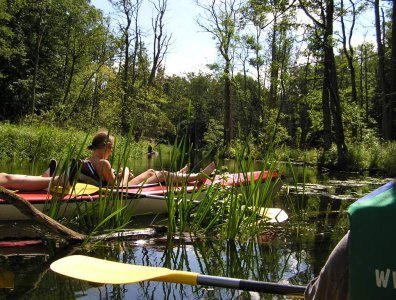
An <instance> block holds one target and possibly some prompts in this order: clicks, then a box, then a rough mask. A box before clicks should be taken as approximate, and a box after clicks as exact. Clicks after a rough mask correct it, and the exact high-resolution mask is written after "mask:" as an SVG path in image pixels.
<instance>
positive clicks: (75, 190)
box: [51, 182, 99, 196]
mask: <svg viewBox="0 0 396 300" xmlns="http://www.w3.org/2000/svg"><path fill="white" fill-rule="evenodd" d="M98 191H99V187H97V186H95V185H92V184H86V183H80V182H78V183H76V184H75V186H74V187H68V188H64V187H62V186H52V187H51V192H53V193H56V194H64V195H70V194H71V195H74V196H81V195H92V194H95V193H96V192H98Z"/></svg>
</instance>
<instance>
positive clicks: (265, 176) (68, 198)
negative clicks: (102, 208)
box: [0, 171, 282, 220]
mask: <svg viewBox="0 0 396 300" xmlns="http://www.w3.org/2000/svg"><path fill="white" fill-rule="evenodd" d="M280 177H281V176H280V175H279V174H278V173H277V172H268V171H264V172H261V171H256V172H251V173H248V174H244V173H234V174H228V175H216V176H215V177H214V178H211V179H207V180H206V182H205V183H204V184H202V183H197V182H195V183H194V182H192V183H189V184H188V185H187V186H184V187H182V186H167V185H164V184H147V185H139V186H131V187H128V189H126V188H124V189H99V188H98V187H95V186H92V185H87V184H83V183H77V184H76V186H75V187H74V188H73V190H72V191H70V192H69V194H67V195H65V196H64V197H62V198H61V199H59V197H57V201H56V202H57V203H61V204H62V205H57V207H58V208H59V211H58V216H62V217H70V216H73V215H75V214H76V211H77V210H80V211H81V209H82V207H86V204H92V203H94V202H95V201H97V200H98V199H100V198H102V197H103V196H104V195H105V194H106V193H108V192H109V191H110V192H111V193H122V194H121V195H122V197H121V198H122V199H123V201H125V203H124V205H128V206H130V207H131V209H133V214H134V215H148V214H163V213H166V212H167V205H166V201H165V199H166V198H165V195H166V194H167V193H168V192H169V191H170V189H173V191H174V192H175V193H177V192H181V191H182V192H186V193H188V194H192V193H193V192H194V191H198V190H199V191H204V190H205V189H206V188H207V186H208V185H212V184H218V185H221V186H223V187H224V186H235V187H239V186H242V185H246V184H249V183H250V182H252V180H254V181H257V180H261V181H262V182H263V183H266V182H269V183H270V184H271V189H272V190H271V195H274V194H275V193H276V192H278V191H279V189H280V188H281V185H282V181H281V180H279V179H280ZM16 194H17V195H18V196H20V197H21V198H23V199H25V200H27V201H29V202H30V203H31V204H33V205H34V206H35V207H36V208H37V209H39V210H40V211H43V212H47V211H48V210H49V209H50V208H51V204H53V203H54V202H55V201H54V200H53V197H54V196H53V195H52V194H50V193H48V192H46V191H36V192H16ZM113 198H114V197H113ZM83 203H84V204H83ZM52 206H53V205H52ZM26 219H28V218H27V217H26V216H25V215H23V214H22V213H21V212H20V211H19V210H18V209H17V208H16V207H14V206H13V205H12V204H8V203H6V202H5V200H3V199H0V220H26Z"/></svg>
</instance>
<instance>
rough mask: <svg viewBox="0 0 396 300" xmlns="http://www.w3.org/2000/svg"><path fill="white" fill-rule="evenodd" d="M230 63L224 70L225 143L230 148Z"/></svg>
mask: <svg viewBox="0 0 396 300" xmlns="http://www.w3.org/2000/svg"><path fill="white" fill-rule="evenodd" d="M230 65H231V64H230V61H229V60H226V65H225V68H224V142H225V144H226V145H227V146H228V145H229V144H230V142H231V140H232V138H233V130H232V129H233V128H232V115H231V79H230V67H231V66H230Z"/></svg>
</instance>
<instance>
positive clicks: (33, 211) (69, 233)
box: [0, 187, 166, 243]
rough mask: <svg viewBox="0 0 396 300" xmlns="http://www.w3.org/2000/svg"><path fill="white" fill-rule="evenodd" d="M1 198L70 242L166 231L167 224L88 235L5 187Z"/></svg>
mask: <svg viewBox="0 0 396 300" xmlns="http://www.w3.org/2000/svg"><path fill="white" fill-rule="evenodd" d="M0 198H1V199H4V200H5V201H6V202H7V203H9V204H12V205H14V206H15V207H16V208H17V209H18V210H19V211H20V212H21V213H23V214H24V215H26V216H27V217H29V218H30V219H33V220H35V221H37V222H39V223H41V224H43V225H44V226H45V227H46V228H48V229H49V230H51V231H52V232H54V233H56V234H58V235H60V236H61V237H62V238H64V239H66V240H67V241H69V242H74V243H82V242H83V241H85V240H86V239H89V241H99V240H114V239H118V238H126V237H133V238H134V239H142V238H150V237H153V236H158V235H163V234H164V233H165V232H166V227H165V226H157V227H152V228H144V229H136V230H129V231H122V232H116V233H111V234H102V235H98V236H87V235H85V234H82V233H78V232H76V231H74V230H72V229H70V228H68V227H66V226H64V225H62V224H60V223H59V222H57V221H55V220H54V219H52V218H50V217H49V216H47V215H46V214H44V213H43V212H41V211H39V210H38V209H37V208H35V207H34V206H33V205H32V204H30V203H29V202H28V201H26V200H25V199H23V198H21V197H19V196H18V195H16V194H15V193H12V192H10V191H9V190H7V189H5V188H4V187H0Z"/></svg>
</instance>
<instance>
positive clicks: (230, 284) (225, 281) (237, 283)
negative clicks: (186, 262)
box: [197, 275, 305, 296]
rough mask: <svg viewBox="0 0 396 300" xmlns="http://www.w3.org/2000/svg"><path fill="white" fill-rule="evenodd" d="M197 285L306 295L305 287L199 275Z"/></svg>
mask: <svg viewBox="0 0 396 300" xmlns="http://www.w3.org/2000/svg"><path fill="white" fill-rule="evenodd" d="M197 284H199V285H207V286H216V287H223V288H231V289H238V290H245V291H254V292H262V293H269V294H280V295H296V296H297V295H299V296H302V295H304V291H305V286H300V285H287V284H279V283H272V282H262V281H254V280H244V279H235V278H227V277H219V276H210V275H198V278H197Z"/></svg>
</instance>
